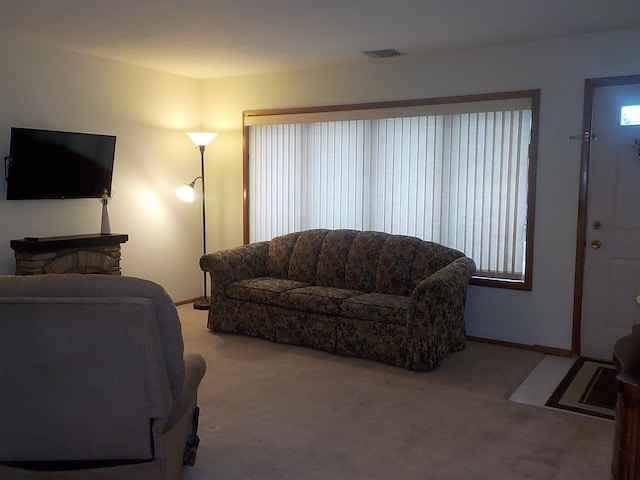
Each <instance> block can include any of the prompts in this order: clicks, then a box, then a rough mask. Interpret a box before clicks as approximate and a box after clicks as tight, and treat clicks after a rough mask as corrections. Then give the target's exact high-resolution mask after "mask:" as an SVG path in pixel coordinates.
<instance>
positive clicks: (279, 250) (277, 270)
mask: <svg viewBox="0 0 640 480" xmlns="http://www.w3.org/2000/svg"><path fill="white" fill-rule="evenodd" d="M299 236H300V232H294V233H289V234H287V235H281V236H279V237H275V238H274V239H272V240H271V241H270V242H269V251H268V253H267V262H266V263H267V275H268V276H269V277H274V278H288V275H289V262H290V261H291V253H292V252H293V247H294V246H295V244H296V242H297V241H298V237H299Z"/></svg>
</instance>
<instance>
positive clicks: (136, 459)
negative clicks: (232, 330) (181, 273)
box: [0, 274, 205, 480]
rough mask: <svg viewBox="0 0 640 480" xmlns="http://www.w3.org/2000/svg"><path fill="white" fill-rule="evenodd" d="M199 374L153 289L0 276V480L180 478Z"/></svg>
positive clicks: (188, 459) (164, 301) (193, 444)
mask: <svg viewBox="0 0 640 480" xmlns="http://www.w3.org/2000/svg"><path fill="white" fill-rule="evenodd" d="M204 372H205V362H204V360H203V358H202V357H201V356H200V355H197V354H190V355H186V356H183V341H182V332H181V327H180V322H179V319H178V315H177V312H176V309H175V306H174V304H173V302H172V301H171V299H170V297H169V295H167V293H166V292H165V291H164V290H163V289H162V287H160V286H159V285H156V284H154V283H152V282H149V281H145V280H141V279H137V278H130V277H121V276H109V275H78V274H71V275H38V276H24V277H21V276H0V478H2V479H4V480H7V479H32V478H46V479H63V478H64V479H118V480H122V479H136V480H139V479H167V480H169V479H179V478H181V477H182V476H183V474H184V470H185V465H186V464H193V462H194V461H195V450H196V448H197V444H198V441H199V439H198V437H197V415H198V409H197V389H198V385H199V384H200V380H201V379H202V377H203V376H204Z"/></svg>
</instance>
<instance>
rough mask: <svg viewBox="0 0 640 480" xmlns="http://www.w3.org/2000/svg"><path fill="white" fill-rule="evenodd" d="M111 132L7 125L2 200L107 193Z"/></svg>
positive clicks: (112, 150)
mask: <svg viewBox="0 0 640 480" xmlns="http://www.w3.org/2000/svg"><path fill="white" fill-rule="evenodd" d="M115 148H116V137H115V136H112V135H97V134H90V133H74V132H59V131H54V130H37V129H33V128H20V127H11V143H10V149H9V150H10V153H9V156H8V157H5V178H6V180H7V200H28V199H51V198H100V197H101V196H102V195H103V193H104V192H106V193H107V195H109V196H110V195H111V180H112V174H113V160H114V155H115Z"/></svg>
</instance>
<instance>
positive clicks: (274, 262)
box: [267, 229, 463, 295]
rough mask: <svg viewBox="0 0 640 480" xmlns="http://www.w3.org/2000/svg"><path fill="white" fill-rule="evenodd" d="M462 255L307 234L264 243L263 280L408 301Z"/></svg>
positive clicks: (352, 235) (367, 238)
mask: <svg viewBox="0 0 640 480" xmlns="http://www.w3.org/2000/svg"><path fill="white" fill-rule="evenodd" d="M461 256H463V254H462V253H461V252H459V251H457V250H453V249H451V248H448V247H445V246H443V245H439V244H437V243H433V242H426V241H423V240H420V239H419V238H416V237H411V236H406V235H391V234H388V233H384V232H373V231H358V230H347V229H337V230H327V229H312V230H305V231H302V232H295V233H289V234H286V235H282V236H279V237H275V238H274V239H273V240H271V242H270V243H269V255H268V259H267V273H268V274H269V276H272V277H276V278H282V279H288V280H296V281H299V282H305V283H308V284H311V285H322V286H328V287H336V288H346V289H350V290H360V291H362V292H365V293H371V292H379V293H389V294H394V295H409V294H410V293H411V291H412V290H413V289H414V288H415V286H416V285H417V284H418V283H420V281H421V280H422V279H424V278H426V277H428V276H429V275H431V274H432V273H434V272H436V271H437V270H439V269H441V268H443V267H444V266H445V265H447V264H448V263H450V262H452V261H453V260H455V259H456V258H458V257H461Z"/></svg>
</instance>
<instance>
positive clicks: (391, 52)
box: [362, 48, 404, 59]
mask: <svg viewBox="0 0 640 480" xmlns="http://www.w3.org/2000/svg"><path fill="white" fill-rule="evenodd" d="M362 53H364V54H365V55H366V56H367V57H371V58H375V59H378V58H391V57H400V56H401V55H404V53H402V52H400V51H398V50H396V49H395V48H387V49H385V50H369V51H368V52H362Z"/></svg>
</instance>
